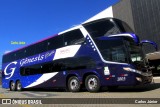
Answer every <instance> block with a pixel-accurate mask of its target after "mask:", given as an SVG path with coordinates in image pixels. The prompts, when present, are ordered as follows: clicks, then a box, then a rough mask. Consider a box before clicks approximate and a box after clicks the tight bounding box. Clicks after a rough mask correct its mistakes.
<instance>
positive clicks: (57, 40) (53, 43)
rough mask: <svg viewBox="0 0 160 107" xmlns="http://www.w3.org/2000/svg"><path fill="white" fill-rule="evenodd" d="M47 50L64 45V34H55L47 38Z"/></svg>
mask: <svg viewBox="0 0 160 107" xmlns="http://www.w3.org/2000/svg"><path fill="white" fill-rule="evenodd" d="M47 45H48V46H47V50H53V49H58V48H61V47H63V37H62V35H58V36H55V37H53V38H50V39H49V40H47Z"/></svg>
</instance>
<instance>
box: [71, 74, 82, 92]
mask: <svg viewBox="0 0 160 107" xmlns="http://www.w3.org/2000/svg"><path fill="white" fill-rule="evenodd" d="M68 89H69V91H71V92H78V91H79V90H80V81H79V79H78V78H77V77H76V76H72V77H70V78H69V80H68Z"/></svg>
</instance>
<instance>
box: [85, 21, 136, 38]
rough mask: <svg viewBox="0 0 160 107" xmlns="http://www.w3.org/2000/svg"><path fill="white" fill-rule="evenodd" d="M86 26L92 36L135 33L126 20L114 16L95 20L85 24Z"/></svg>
mask: <svg viewBox="0 0 160 107" xmlns="http://www.w3.org/2000/svg"><path fill="white" fill-rule="evenodd" d="M84 27H85V28H86V30H87V31H88V33H89V34H90V35H91V36H92V38H97V37H101V36H108V35H114V34H119V33H134V32H133V30H132V29H131V28H130V27H129V26H128V25H127V24H126V23H125V22H123V21H121V20H118V19H114V18H110V19H101V20H97V21H93V22H90V23H87V24H84Z"/></svg>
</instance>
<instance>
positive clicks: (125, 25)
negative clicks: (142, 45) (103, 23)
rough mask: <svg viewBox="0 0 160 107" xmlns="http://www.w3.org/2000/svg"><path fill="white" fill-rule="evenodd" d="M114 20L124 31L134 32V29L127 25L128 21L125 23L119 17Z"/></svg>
mask: <svg viewBox="0 0 160 107" xmlns="http://www.w3.org/2000/svg"><path fill="white" fill-rule="evenodd" d="M114 20H115V23H116V24H117V26H118V27H119V29H120V30H121V32H122V33H126V32H127V33H134V31H133V30H132V29H131V28H130V27H129V26H128V25H127V23H125V22H123V21H121V20H118V19H114Z"/></svg>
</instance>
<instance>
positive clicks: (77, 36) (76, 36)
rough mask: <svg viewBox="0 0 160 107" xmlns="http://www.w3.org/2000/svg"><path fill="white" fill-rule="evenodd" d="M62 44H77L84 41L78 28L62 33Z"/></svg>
mask: <svg viewBox="0 0 160 107" xmlns="http://www.w3.org/2000/svg"><path fill="white" fill-rule="evenodd" d="M63 38H64V45H65V46H67V45H78V44H82V43H83V42H84V40H85V39H84V36H83V34H82V32H81V31H80V30H79V29H76V30H73V31H70V32H67V33H64V34H63Z"/></svg>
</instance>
